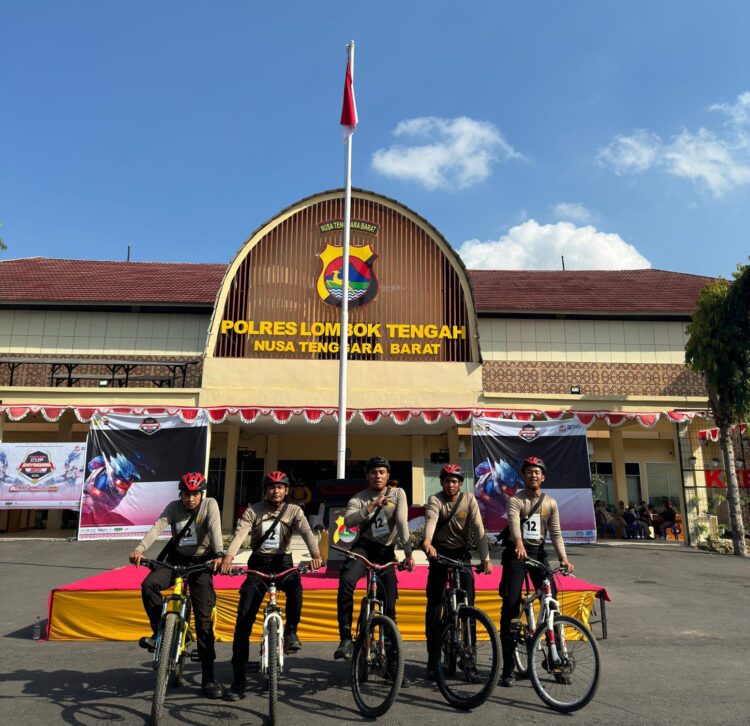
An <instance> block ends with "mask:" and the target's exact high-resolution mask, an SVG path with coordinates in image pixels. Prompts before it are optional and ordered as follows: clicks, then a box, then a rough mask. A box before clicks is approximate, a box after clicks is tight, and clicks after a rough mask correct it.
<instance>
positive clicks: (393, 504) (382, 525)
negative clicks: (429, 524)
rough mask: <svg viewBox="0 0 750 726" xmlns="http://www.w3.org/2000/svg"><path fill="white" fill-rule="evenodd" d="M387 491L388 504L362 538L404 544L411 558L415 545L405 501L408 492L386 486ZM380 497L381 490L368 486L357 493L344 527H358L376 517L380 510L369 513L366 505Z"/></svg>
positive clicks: (381, 542)
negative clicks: (374, 490) (412, 544)
mask: <svg viewBox="0 0 750 726" xmlns="http://www.w3.org/2000/svg"><path fill="white" fill-rule="evenodd" d="M386 493H387V494H388V499H387V500H386V503H385V505H384V506H383V508H382V509H381V510H380V512H378V515H377V518H375V519H374V521H373V523H372V524H371V525H370V526H369V528H368V529H367V531H366V532H365V533H364V535H362V537H363V539H366V540H370V541H374V542H377V543H378V544H381V545H383V546H384V547H390V546H391V545H396V544H398V545H401V546H403V548H404V553H405V554H406V556H407V557H408V556H409V555H411V552H412V547H411V542H410V541H409V521H408V519H407V514H408V511H409V505H408V504H407V501H406V492H405V491H404V490H403V489H401V488H400V487H387V488H386ZM379 496H380V493H377V494H376V493H375V492H373V490H372V489H370V488H369V487H368V488H367V489H365V490H363V491H361V492H359V494H355V495H354V496H353V497H352V498H351V499H350V500H349V503H348V504H347V506H346V514H345V515H344V526H346V527H348V528H350V529H351V528H352V527H358V528H359V527H360V526H361V525H362V523H363V522H365V521H367V520H369V519H373V517H375V512H377V509H375V511H373V512H368V511H367V505H368V503H369V502H371V501H372V500H373V499H376V498H377V497H379Z"/></svg>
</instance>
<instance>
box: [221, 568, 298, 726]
mask: <svg viewBox="0 0 750 726" xmlns="http://www.w3.org/2000/svg"><path fill="white" fill-rule="evenodd" d="M309 569H310V568H309V566H308V564H307V563H306V562H301V563H300V564H299V565H297V566H296V567H290V568H289V569H288V570H284V571H283V572H278V573H266V572H259V571H258V570H249V569H247V568H243V569H232V572H231V574H232V575H256V576H257V577H260V578H261V579H262V580H264V581H265V582H267V583H268V603H267V604H266V607H265V609H264V610H263V636H262V638H261V641H260V663H259V664H258V670H260V672H261V674H262V675H263V676H265V677H266V678H267V679H268V723H269V724H270V726H274V725H275V724H276V716H277V713H278V702H279V675H280V674H281V671H282V670H283V669H284V609H283V608H282V607H281V606H280V605H279V604H278V602H277V601H276V581H277V580H282V579H283V578H285V577H287V576H288V575H291V574H292V573H293V572H297V573H299V574H300V575H304V574H305V573H306V572H308V571H309Z"/></svg>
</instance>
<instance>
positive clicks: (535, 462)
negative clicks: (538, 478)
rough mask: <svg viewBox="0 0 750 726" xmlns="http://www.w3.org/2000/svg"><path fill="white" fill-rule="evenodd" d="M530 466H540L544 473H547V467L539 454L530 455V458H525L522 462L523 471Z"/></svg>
mask: <svg viewBox="0 0 750 726" xmlns="http://www.w3.org/2000/svg"><path fill="white" fill-rule="evenodd" d="M530 466H538V467H539V468H540V469H541V470H542V472H543V473H544V474H546V473H547V467H546V466H545V464H544V462H543V461H542V460H541V459H540V458H539V457H538V456H530V457H529V458H528V459H524V460H523V464H521V471H522V472H523V471H524V470H525V469H528V468H529V467H530Z"/></svg>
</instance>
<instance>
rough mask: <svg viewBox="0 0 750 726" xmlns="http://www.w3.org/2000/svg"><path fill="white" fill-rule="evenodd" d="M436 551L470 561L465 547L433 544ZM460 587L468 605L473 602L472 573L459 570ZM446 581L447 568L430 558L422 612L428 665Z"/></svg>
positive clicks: (436, 631)
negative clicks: (424, 603)
mask: <svg viewBox="0 0 750 726" xmlns="http://www.w3.org/2000/svg"><path fill="white" fill-rule="evenodd" d="M433 546H434V547H435V549H436V550H437V553H438V554H439V555H443V556H444V557H449V558H450V559H452V560H460V561H461V562H471V554H470V553H469V551H468V550H467V549H460V550H450V549H446V548H445V547H438V546H435V545H433ZM457 574H458V577H459V583H460V587H461V588H462V589H463V590H465V591H466V597H467V599H468V602H469V605H473V604H474V573H472V572H471V571H466V570H459V572H458V573H457ZM447 581H448V568H447V567H446V566H445V565H443V564H441V563H439V562H438V561H437V560H430V571H429V573H428V575H427V609H426V610H425V613H424V632H425V637H426V639H427V663H428V665H430V663H431V658H430V655H431V653H432V648H433V646H434V644H435V641H437V640H438V639H439V638H440V618H441V617H442V602H443V593H444V592H445V583H446V582H447Z"/></svg>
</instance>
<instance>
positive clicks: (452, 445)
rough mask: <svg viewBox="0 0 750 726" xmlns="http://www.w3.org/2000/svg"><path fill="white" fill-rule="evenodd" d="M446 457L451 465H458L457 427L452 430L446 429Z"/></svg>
mask: <svg viewBox="0 0 750 726" xmlns="http://www.w3.org/2000/svg"><path fill="white" fill-rule="evenodd" d="M447 433H448V456H450V459H451V464H458V457H459V453H458V427H457V426H454V427H453V428H452V429H448V432H447Z"/></svg>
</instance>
